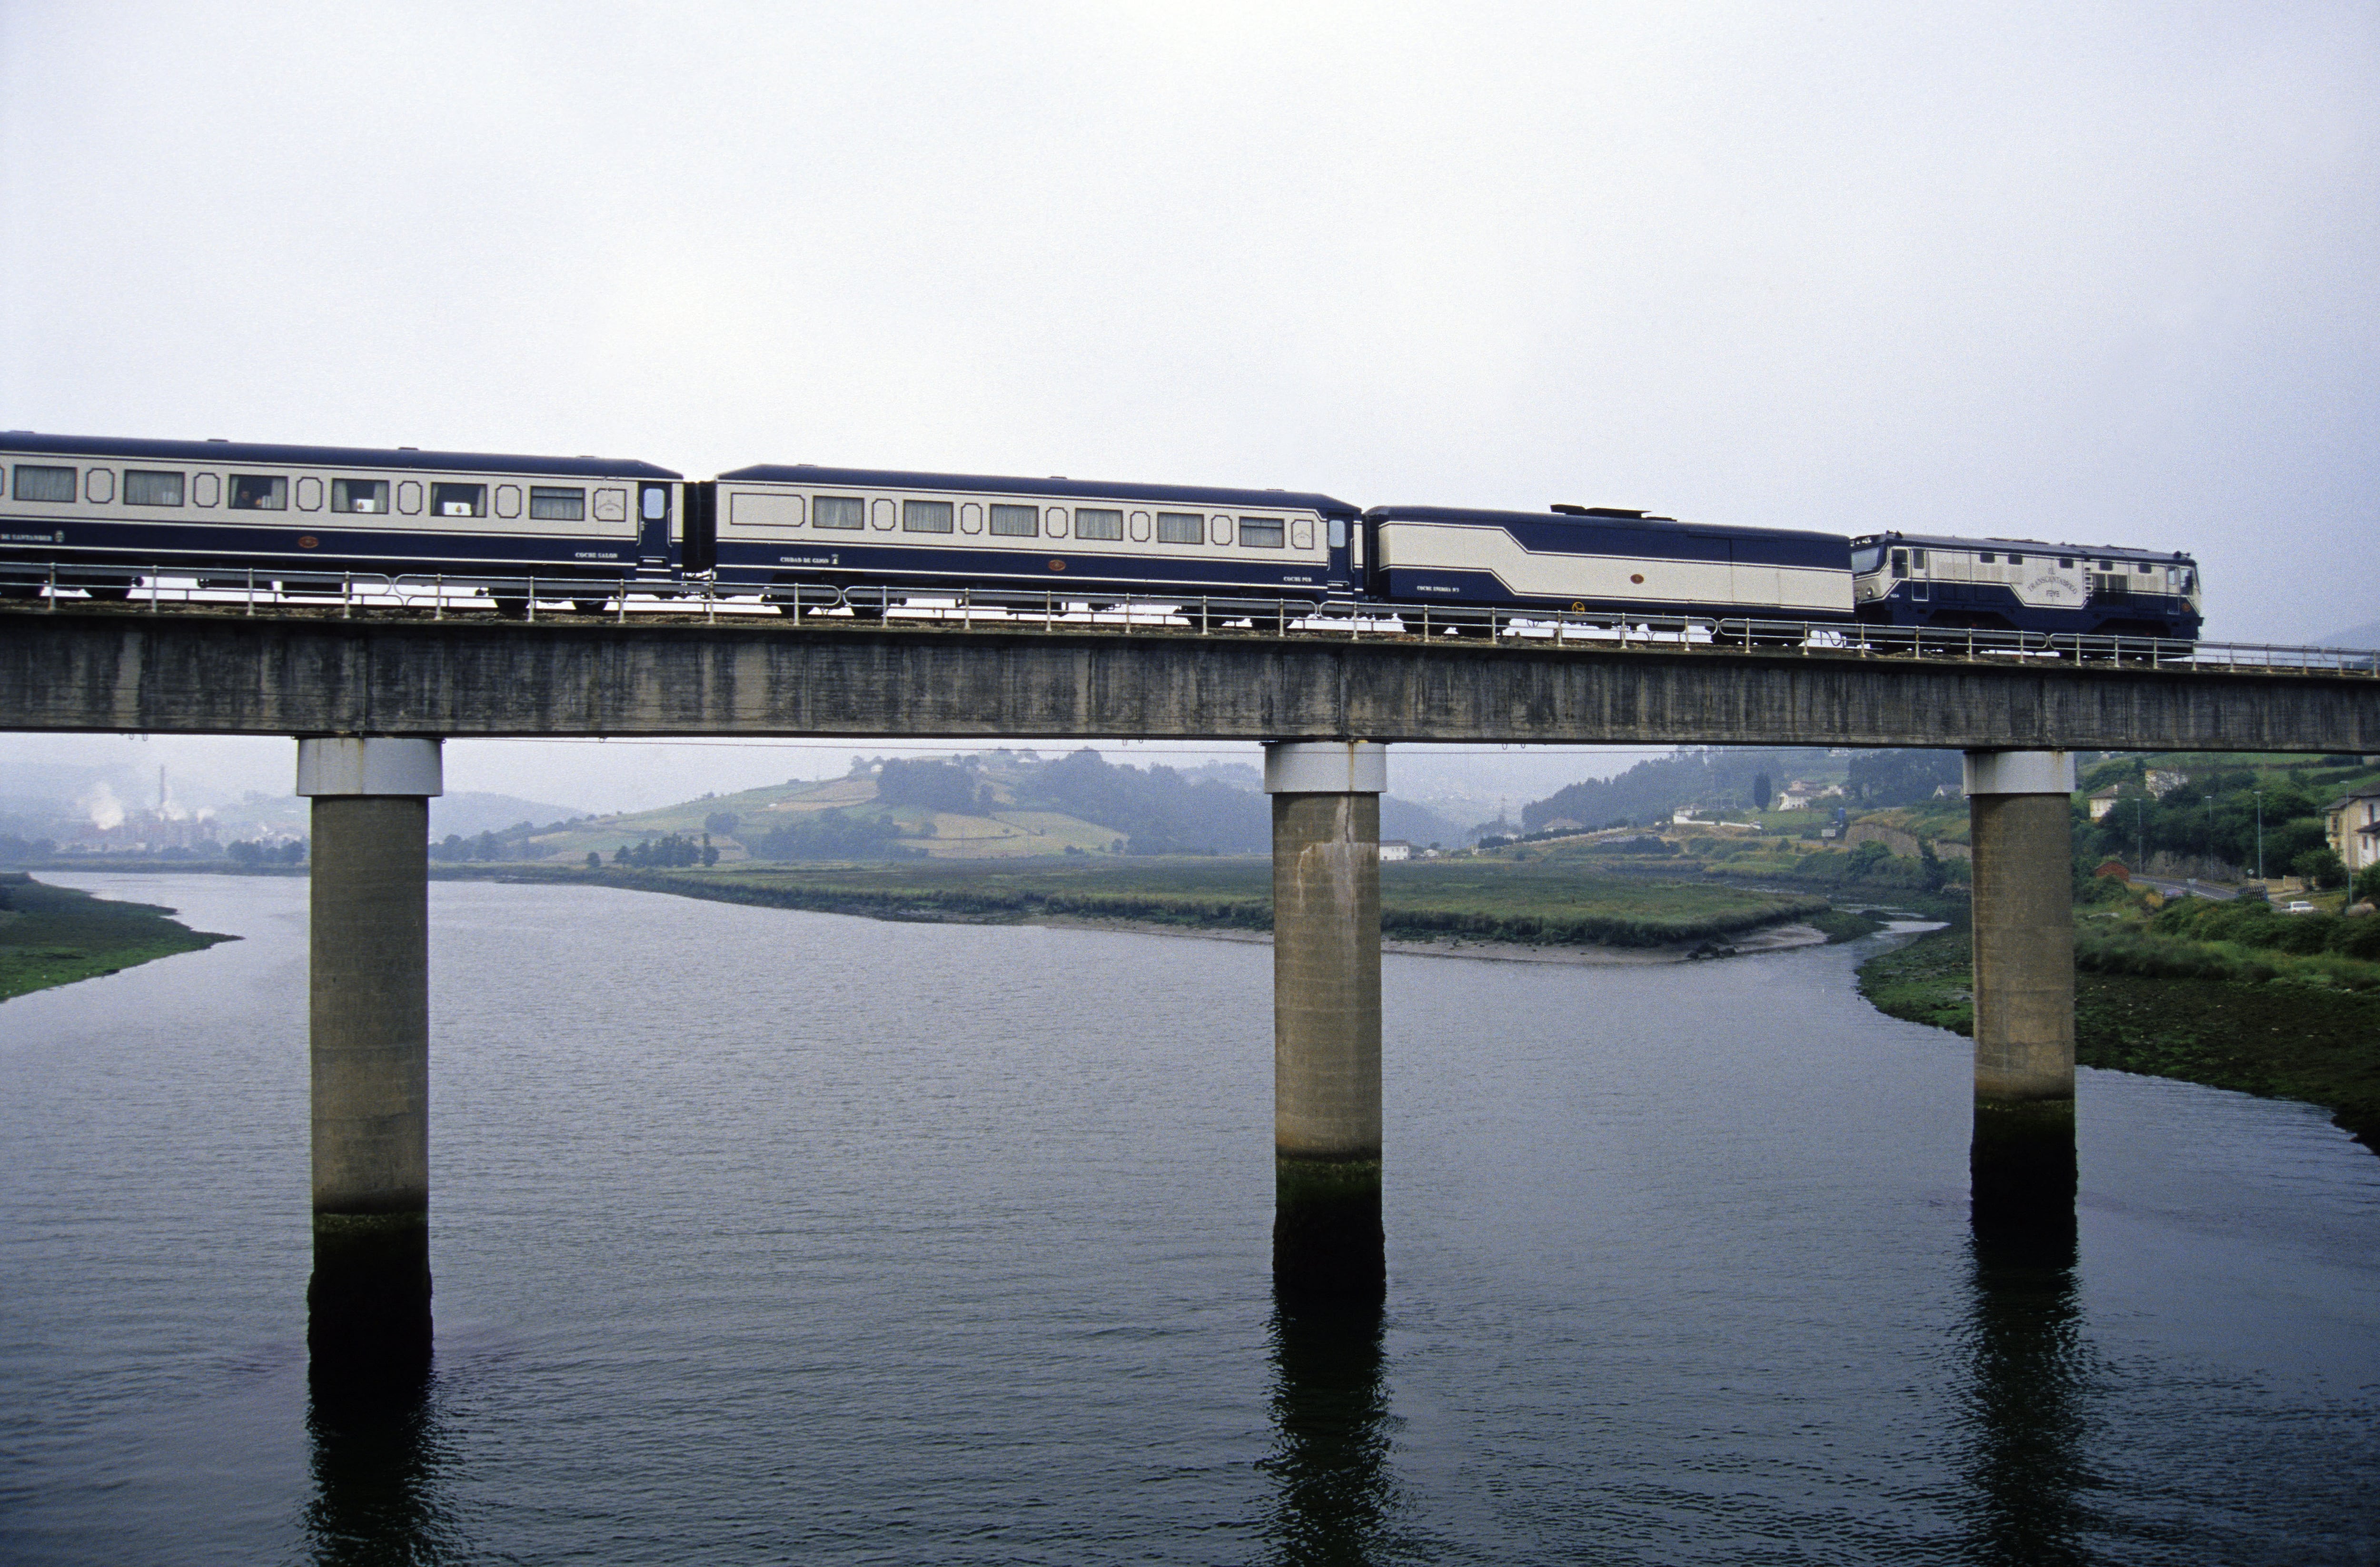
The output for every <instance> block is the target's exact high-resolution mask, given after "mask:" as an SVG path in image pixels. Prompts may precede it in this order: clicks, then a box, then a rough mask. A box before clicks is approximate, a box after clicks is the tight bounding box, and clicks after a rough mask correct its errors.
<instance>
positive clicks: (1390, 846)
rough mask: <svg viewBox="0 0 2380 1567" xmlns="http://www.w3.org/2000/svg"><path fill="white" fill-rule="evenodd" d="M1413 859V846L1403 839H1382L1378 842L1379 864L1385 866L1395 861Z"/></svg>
mask: <svg viewBox="0 0 2380 1567" xmlns="http://www.w3.org/2000/svg"><path fill="white" fill-rule="evenodd" d="M1413 857H1414V846H1413V845H1412V844H1410V843H1408V842H1406V841H1405V840H1404V839H1403V838H1382V839H1381V840H1380V862H1381V863H1383V864H1386V863H1389V862H1391V861H1396V860H1410V859H1412V858H1413Z"/></svg>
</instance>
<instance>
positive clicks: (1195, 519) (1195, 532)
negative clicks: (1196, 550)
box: [1157, 512, 1207, 544]
mask: <svg viewBox="0 0 2380 1567" xmlns="http://www.w3.org/2000/svg"><path fill="white" fill-rule="evenodd" d="M1157 542H1158V543H1160V544H1204V543H1206V542H1207V514H1206V513H1205V512H1159V513H1157Z"/></svg>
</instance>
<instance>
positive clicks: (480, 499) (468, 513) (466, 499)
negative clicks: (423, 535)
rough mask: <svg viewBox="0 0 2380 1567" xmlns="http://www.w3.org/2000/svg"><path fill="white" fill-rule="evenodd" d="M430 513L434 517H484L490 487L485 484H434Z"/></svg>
mask: <svg viewBox="0 0 2380 1567" xmlns="http://www.w3.org/2000/svg"><path fill="white" fill-rule="evenodd" d="M430 514H431V516H433V517H484V516H486V515H487V514H488V487H487V486H486V485H483V484H432V485H431V487H430Z"/></svg>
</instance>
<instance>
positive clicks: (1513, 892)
mask: <svg viewBox="0 0 2380 1567" xmlns="http://www.w3.org/2000/svg"><path fill="white" fill-rule="evenodd" d="M481 874H488V873H481ZM501 874H504V875H505V876H506V878H507V879H511V878H513V877H522V878H525V879H526V878H535V879H539V880H548V879H551V880H557V881H573V882H591V883H594V884H597V885H601V886H622V887H631V888H636V889H638V890H644V891H653V892H672V893H677V894H680V895H682V896H686V897H691V898H715V899H718V900H721V901H723V902H731V903H753V904H761V905H766V906H769V907H772V908H780V909H808V910H819V911H820V912H827V913H842V914H864V915H869V916H873V917H875V918H878V919H893V920H944V921H981V922H1022V921H1027V920H1041V919H1051V918H1061V919H1079V920H1111V921H1128V922H1135V923H1142V924H1157V925H1178V926H1182V927H1184V928H1206V929H1222V930H1245V931H1269V930H1270V929H1271V928H1272V864H1271V862H1270V861H1269V860H1267V859H1259V858H1255V857H1235V858H1232V859H1221V858H1208V857H1198V858H1193V859H1182V860H1138V861H1118V860H1085V861H1080V862H1069V861H1057V862H1050V861H1043V862H1031V863H1026V862H1016V861H974V862H939V863H925V864H919V863H894V864H889V865H841V866H830V865H820V866H806V867H792V866H779V865H749V864H747V865H739V866H727V865H721V866H717V867H711V868H686V869H673V870H655V869H648V870H638V869H635V868H633V867H620V866H605V867H602V868H601V869H591V868H590V869H573V868H565V867H546V866H536V867H519V868H507V869H506V870H505V871H504V873H501ZM1829 911H1830V905H1829V903H1828V900H1827V899H1825V898H1816V897H1812V896H1810V895H1808V894H1806V893H1798V892H1790V891H1786V892H1780V891H1767V890H1761V889H1756V888H1748V887H1738V886H1724V885H1719V884H1716V883H1707V882H1694V881H1686V880H1663V881H1655V880H1649V879H1645V878H1641V877H1635V876H1588V875H1582V874H1579V873H1578V871H1577V870H1576V869H1575V868H1573V867H1571V866H1568V865H1563V864H1558V863H1548V862H1512V861H1508V860H1497V859H1493V858H1479V859H1460V860H1449V861H1425V862H1407V863H1403V864H1390V865H1384V866H1382V867H1381V874H1380V927H1381V930H1382V933H1383V934H1387V935H1389V936H1390V937H1394V938H1401V939H1405V940H1415V941H1429V940H1438V939H1446V938H1469V939H1473V940H1480V941H1496V942H1512V943H1524V944H1529V945H1536V946H1587V945H1592V946H1618V947H1640V948H1650V947H1665V946H1679V945H1692V944H1694V943H1716V942H1720V941H1723V940H1725V939H1726V938H1728V937H1730V936H1736V935H1741V934H1743V933H1745V932H1747V931H1752V930H1755V929H1758V928H1760V927H1762V926H1765V925H1774V924H1778V923H1780V922H1792V921H1799V922H1810V921H1814V920H1817V919H1821V918H1823V917H1825V916H1826V915H1827V914H1828V912H1829ZM1837 924H1838V926H1839V928H1840V922H1837ZM1868 928H1872V927H1868V926H1865V925H1862V926H1861V927H1860V930H1861V931H1862V932H1864V930H1865V929H1868Z"/></svg>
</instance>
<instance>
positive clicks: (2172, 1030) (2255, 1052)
mask: <svg viewBox="0 0 2380 1567" xmlns="http://www.w3.org/2000/svg"><path fill="white" fill-rule="evenodd" d="M2118 934H2119V935H2120V934H2121V933H2118ZM2135 939H2137V938H2135ZM2132 950H2133V948H2132V944H2131V942H2129V941H2125V940H2120V939H2110V938H2108V937H2099V938H2098V939H2097V940H2095V941H2094V940H2085V941H2084V942H2083V945H2082V950H2081V953H2080V958H2081V959H2082V961H2083V963H2086V964H2088V963H2092V962H2094V961H2104V962H2107V963H2109V964H2118V963H2123V962H2127V961H2134V960H2136V959H2134V958H2130V957H2129V956H2128V954H2129V953H2130V952H2131V951H2132ZM2216 957H2217V958H2218V959H2220V960H2224V961H2236V960H2237V959H2236V958H2234V957H2233V956H2232V955H2228V954H2223V955H2216ZM2165 961H2166V962H2167V963H2168V965H2178V964H2179V962H2180V956H2179V955H2178V954H2174V953H2168V954H2167V955H2166V956H2165ZM2224 971H2225V970H2222V969H2220V968H2218V967H2210V968H2208V969H2205V970H2198V971H2197V972H2195V973H2193V972H2191V971H2188V970H2180V971H2171V970H2169V971H2168V972H2166V973H2163V974H2148V973H2140V972H2124V971H2115V972H2093V971H2088V970H2085V971H2083V972H2080V973H2077V974H2076V975H2075V982H2074V1058H2075V1060H2076V1061H2078V1062H2080V1063H2081V1064H2082V1065H2083V1066H2086V1067H2108V1068H2111V1069H2113V1070H2116V1071H2121V1072H2141V1073H2144V1074H2146V1075H2148V1076H2151V1077H2160V1078H2180V1079H2183V1080H2185V1081H2188V1082H2194V1083H2204V1084H2206V1085H2208V1086H2209V1087H2212V1088H2228V1089H2237V1090H2239V1091H2241V1092H2244V1093H2254V1094H2262V1095H2265V1097H2267V1098H2275V1099H2301V1100H2304V1101H2306V1102H2308V1103H2313V1104H2319V1105H2322V1106H2323V1107H2324V1108H2325V1109H2327V1110H2329V1111H2330V1112H2331V1118H2332V1120H2334V1121H2335V1122H2336V1123H2337V1124H2338V1126H2339V1127H2343V1128H2345V1129H2346V1130H2347V1131H2348V1132H2350V1133H2351V1134H2352V1135H2353V1136H2354V1137H2355V1138H2356V1139H2357V1140H2359V1141H2361V1142H2362V1143H2363V1144H2364V1146H2366V1147H2367V1148H2371V1149H2373V1150H2374V1151H2375V1152H2380V993H2375V992H2373V991H2369V990H2351V989H2347V988H2344V987H2341V986H2338V985H2336V984H2331V983H2325V982H2303V981H2290V980H2288V979H2284V980H2282V981H2280V982H2275V981H2273V980H2271V979H2263V980H2254V981H2242V980H2239V979H2227V978H2222V977H2216V976H2218V975H2219V974H2221V973H2222V972H2224ZM2264 971H2265V973H2268V974H2269V973H2272V972H2273V971H2274V970H2271V969H2270V968H2265V969H2264ZM1859 983H1860V992H1861V994H1864V995H1865V996H1866V997H1867V998H1868V1000H1869V1001H1870V1002H1871V1003H1873V1004H1874V1005H1875V1006H1876V1008H1877V1009H1878V1010H1879V1011H1883V1012H1888V1013H1890V1014H1891V1015H1892V1016H1894V1017H1896V1018H1906V1019H1910V1020H1912V1021H1913V1022H1920V1023H1931V1024H1933V1025H1934V1026H1935V1027H1937V1028H1945V1029H1949V1030H1951V1031H1954V1032H1958V1033H1962V1034H1973V1031H1974V978H1973V969H1972V967H1971V963H1970V957H1969V945H1968V933H1967V931H1966V929H1965V928H1964V927H1963V926H1961V927H1955V928H1953V929H1950V930H1945V931H1937V932H1934V933H1932V934H1928V935H1924V936H1920V937H1919V938H1918V939H1917V940H1915V941H1913V942H1912V943H1910V944H1909V945H1908V946H1903V947H1900V948H1899V949H1898V950H1896V951H1893V952H1888V953H1885V954H1883V955H1882V956H1880V957H1876V958H1870V959H1869V960H1868V961H1867V962H1866V963H1864V964H1863V965H1862V966H1861V968H1860V973H1859Z"/></svg>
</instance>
